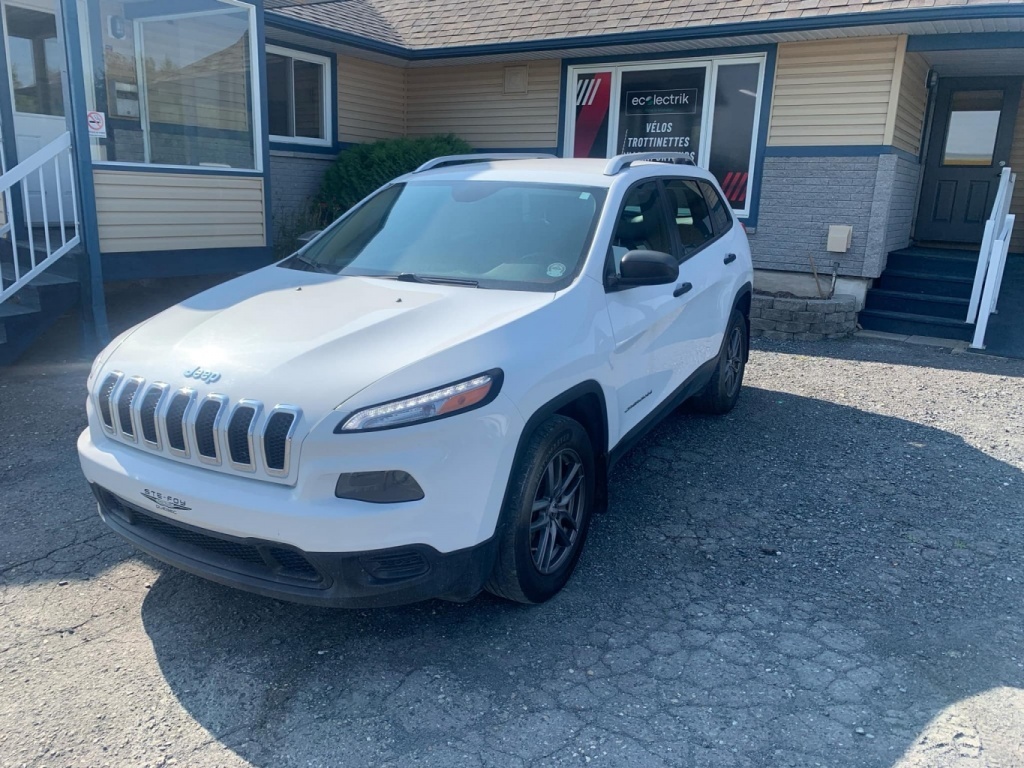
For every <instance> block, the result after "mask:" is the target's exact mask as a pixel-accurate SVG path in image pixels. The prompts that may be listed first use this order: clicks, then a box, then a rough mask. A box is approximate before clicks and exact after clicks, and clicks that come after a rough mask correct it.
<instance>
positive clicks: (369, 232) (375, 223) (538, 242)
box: [282, 180, 605, 291]
mask: <svg viewBox="0 0 1024 768" xmlns="http://www.w3.org/2000/svg"><path fill="white" fill-rule="evenodd" d="M604 196H605V190H603V189H598V188H590V187H573V186H562V185H553V184H531V183H524V182H505V181H426V180H425V181H412V182H406V183H403V184H394V185H392V186H390V187H387V188H385V189H383V190H381V191H380V192H378V193H377V194H376V195H374V196H373V197H371V198H370V199H369V200H367V201H366V202H365V203H364V204H363V205H361V206H360V207H359V208H357V209H355V210H354V211H352V212H350V213H349V214H348V215H347V216H346V217H344V218H343V219H341V220H339V221H338V222H337V223H336V224H334V225H333V226H332V227H331V228H330V229H329V230H327V231H326V232H325V233H324V234H323V235H322V236H321V237H320V238H318V239H317V240H316V241H314V242H313V243H311V244H310V245H309V247H307V248H306V249H305V250H304V251H302V252H300V253H299V254H296V255H295V256H293V257H291V258H290V259H288V260H286V261H285V262H283V264H282V266H287V267H292V268H295V269H314V270H316V271H321V272H329V273H331V274H337V275H364V276H375V277H390V278H395V279H405V280H415V281H422V282H451V283H453V284H459V285H466V286H479V287H481V288H509V289H514V290H547V291H554V290H558V289H560V288H564V287H565V286H567V285H569V283H570V282H571V281H572V280H573V278H574V277H575V276H576V273H577V271H578V269H579V268H580V266H581V264H582V261H583V258H584V255H585V254H586V252H587V248H588V246H589V245H590V238H591V236H592V234H593V231H594V227H595V225H596V223H597V218H598V214H599V213H600V211H601V206H602V204H603V203H604Z"/></svg>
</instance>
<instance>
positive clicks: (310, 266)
mask: <svg viewBox="0 0 1024 768" xmlns="http://www.w3.org/2000/svg"><path fill="white" fill-rule="evenodd" d="M288 261H297V262H299V264H303V265H305V267H306V269H303V270H301V271H302V272H320V273H322V274H325V275H333V274H334V272H332V271H331V270H329V269H328V268H327V267H325V266H324V265H323V264H320V263H318V262H315V261H313V260H312V259H310V258H308V257H306V256H303V255H302V254H300V253H295V254H292V257H291V258H290V259H288Z"/></svg>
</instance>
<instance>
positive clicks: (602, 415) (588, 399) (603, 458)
mask: <svg viewBox="0 0 1024 768" xmlns="http://www.w3.org/2000/svg"><path fill="white" fill-rule="evenodd" d="M551 416H565V417H567V418H570V419H573V420H574V421H577V422H579V424H580V425H581V426H582V427H583V429H584V430H586V433H587V435H588V436H589V437H590V443H591V445H592V446H593V448H594V462H595V464H596V465H597V477H596V478H595V481H596V488H597V497H596V499H595V503H596V506H595V509H594V511H595V512H601V511H604V509H605V506H606V503H607V497H608V494H607V485H608V483H607V480H608V406H607V402H606V400H605V395H604V390H603V389H602V388H601V385H600V384H599V383H598V382H597V381H594V380H593V379H590V380H587V381H583V382H580V383H579V384H576V385H575V386H573V387H570V388H569V389H567V390H565V391H564V392H562V393H561V394H560V395H557V396H555V397H553V398H551V399H550V400H548V401H547V402H546V403H545V404H544V405H542V406H540V407H539V408H538V409H537V410H535V411H534V412H533V414H531V416H530V417H529V418H528V419H527V420H526V424H525V426H524V427H523V431H522V433H521V434H520V436H519V443H518V445H517V446H516V453H515V458H514V459H513V463H512V466H513V467H516V466H518V465H519V462H520V461H522V458H523V453H524V451H525V449H526V444H527V443H528V442H529V440H530V436H531V435H532V434H533V433H534V431H535V430H536V429H537V427H539V426H540V425H541V424H543V423H544V421H545V420H546V419H548V418H549V417H551ZM511 478H512V473H509V480H508V481H507V482H509V483H510V482H511ZM507 499H508V485H506V488H505V500H507ZM504 506H505V504H504V501H503V503H502V508H504Z"/></svg>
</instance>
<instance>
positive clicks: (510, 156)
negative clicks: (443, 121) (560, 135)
mask: <svg viewBox="0 0 1024 768" xmlns="http://www.w3.org/2000/svg"><path fill="white" fill-rule="evenodd" d="M554 157H555V156H554V155H552V154H549V153H542V152H481V153H480V154H476V155H445V156H444V157H435V158H434V159H433V160H427V162H425V163H424V164H423V165H421V166H420V167H419V168H417V169H416V170H415V171H413V173H422V172H423V171H429V170H430V169H431V168H438V167H439V166H442V165H459V164H461V163H477V162H487V161H489V160H551V159H554Z"/></svg>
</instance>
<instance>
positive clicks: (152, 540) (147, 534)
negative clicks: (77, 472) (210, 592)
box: [91, 484, 497, 608]
mask: <svg viewBox="0 0 1024 768" xmlns="http://www.w3.org/2000/svg"><path fill="white" fill-rule="evenodd" d="M91 488H92V490H93V493H94V494H95V496H96V500H97V502H98V504H99V512H100V516H101V517H102V518H103V520H104V522H106V523H107V525H109V526H110V527H111V528H113V529H114V531H116V532H117V533H118V534H120V535H121V536H123V537H124V538H125V539H127V540H128V541H130V542H131V543H132V544H134V545H135V546H136V547H138V548H139V549H141V550H143V551H144V552H147V553H148V554H150V555H152V556H153V557H155V558H156V559H158V560H161V561H163V562H165V563H168V564H170V565H173V566H175V567H177V568H180V569H182V570H184V571H188V572H189V573H193V574H195V575H197V576H202V577H204V578H207V579H210V580H211V581H215V582H217V583H219V584H224V585H226V586H229V587H235V588H237V589H242V590H245V591H247V592H255V593H256V594H260V595H264V596H267V597H274V598H278V599H282V600H289V601H291V602H298V603H307V604H310V605H321V606H329V607H339V608H371V607H381V606H388V605H403V604H406V603H414V602H418V601H420V600H427V599H429V598H434V597H439V598H443V599H447V600H469V599H471V598H472V597H474V596H475V595H476V594H477V593H479V592H480V590H481V589H482V588H483V585H484V582H485V581H486V580H487V577H488V575H489V574H490V570H491V566H492V564H493V563H494V556H495V546H496V542H497V539H496V538H495V537H491V539H489V540H487V541H485V542H483V543H481V544H478V545H476V546H473V547H469V548H466V549H462V550H457V551H454V552H448V553H441V552H438V551H437V550H436V549H434V548H433V547H429V546H426V545H423V544H415V545H409V546H405V547H393V548H390V549H382V550H374V551H367V552H303V551H301V550H299V549H296V548H294V547H289V546H287V545H283V544H281V543H280V542H273V541H264V540H261V539H252V538H239V537H235V536H228V535H225V534H220V533H214V532H212V531H209V530H205V529H201V528H197V527H195V526H191V525H186V524H184V523H181V522H179V521H176V520H171V519H169V518H166V517H164V516H162V515H158V514H154V513H152V512H148V511H146V510H144V509H142V508H141V507H139V506H137V505H135V504H132V503H131V502H129V501H127V500H125V499H122V498H120V497H119V496H116V495H114V494H113V493H110V492H109V491H107V490H106V489H104V488H101V487H100V486H98V485H95V484H91Z"/></svg>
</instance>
